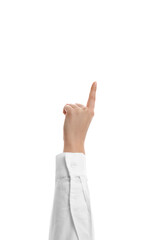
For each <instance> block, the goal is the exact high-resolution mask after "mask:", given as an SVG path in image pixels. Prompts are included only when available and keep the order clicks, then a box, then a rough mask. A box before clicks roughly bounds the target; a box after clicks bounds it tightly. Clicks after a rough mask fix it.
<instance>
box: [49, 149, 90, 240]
mask: <svg viewBox="0 0 160 240" xmlns="http://www.w3.org/2000/svg"><path fill="white" fill-rule="evenodd" d="M93 235H94V230H93V220H92V215H91V206H90V197H89V189H88V184H87V177H86V155H85V154H84V153H78V152H76V153H72V152H62V153H60V154H58V155H56V177H55V192H54V203H53V210H52V214H51V220H50V230H49V240H94V236H93Z"/></svg>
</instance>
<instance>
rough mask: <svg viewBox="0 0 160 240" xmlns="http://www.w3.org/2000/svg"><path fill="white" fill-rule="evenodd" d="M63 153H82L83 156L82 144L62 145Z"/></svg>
mask: <svg viewBox="0 0 160 240" xmlns="http://www.w3.org/2000/svg"><path fill="white" fill-rule="evenodd" d="M63 152H82V153H84V154H85V149H84V144H83V143H81V144H70V143H64V147H63Z"/></svg>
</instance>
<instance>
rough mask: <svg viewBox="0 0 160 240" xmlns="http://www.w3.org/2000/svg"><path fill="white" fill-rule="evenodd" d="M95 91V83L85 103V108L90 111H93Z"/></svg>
mask: <svg viewBox="0 0 160 240" xmlns="http://www.w3.org/2000/svg"><path fill="white" fill-rule="evenodd" d="M96 90H97V82H94V83H93V84H92V86H91V90H90V93H89V98H88V102H87V107H88V108H89V109H91V110H94V107H95V100H96Z"/></svg>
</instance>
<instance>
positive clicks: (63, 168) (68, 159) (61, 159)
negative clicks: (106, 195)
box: [56, 152, 86, 178]
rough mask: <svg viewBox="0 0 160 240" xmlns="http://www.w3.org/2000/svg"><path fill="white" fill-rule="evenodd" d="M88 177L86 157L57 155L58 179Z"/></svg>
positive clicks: (76, 154)
mask: <svg viewBox="0 0 160 240" xmlns="http://www.w3.org/2000/svg"><path fill="white" fill-rule="evenodd" d="M82 175H84V176H86V155H85V154H84V153H81V152H62V153H59V154H57V155H56V178H61V177H77V176H82Z"/></svg>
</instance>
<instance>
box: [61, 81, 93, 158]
mask: <svg viewBox="0 0 160 240" xmlns="http://www.w3.org/2000/svg"><path fill="white" fill-rule="evenodd" d="M96 90H97V82H94V83H93V84H92V86H91V89H90V93H89V98H88V101H87V105H86V106H84V105H82V104H79V103H76V104H66V105H65V106H64V108H63V113H64V114H65V116H66V117H65V121H64V126H63V140H64V149H63V152H82V153H84V154H85V149H84V143H85V138H86V133H87V131H88V128H89V125H90V123H91V120H92V118H93V116H94V109H95V100H96Z"/></svg>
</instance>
